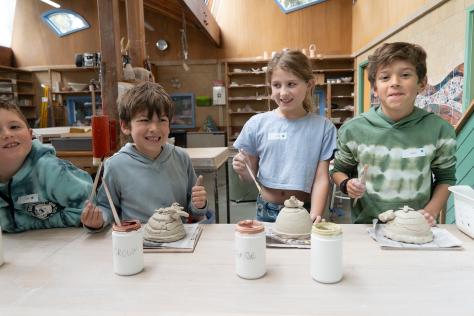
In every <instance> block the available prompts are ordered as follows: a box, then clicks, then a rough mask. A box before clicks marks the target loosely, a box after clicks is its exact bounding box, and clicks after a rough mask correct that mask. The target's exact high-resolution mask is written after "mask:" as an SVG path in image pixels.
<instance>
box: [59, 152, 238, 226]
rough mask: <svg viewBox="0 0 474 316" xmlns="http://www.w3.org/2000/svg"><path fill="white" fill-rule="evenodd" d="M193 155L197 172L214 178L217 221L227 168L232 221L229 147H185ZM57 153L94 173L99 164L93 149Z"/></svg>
mask: <svg viewBox="0 0 474 316" xmlns="http://www.w3.org/2000/svg"><path fill="white" fill-rule="evenodd" d="M184 149H185V150H186V152H187V153H188V155H189V157H191V162H192V164H193V167H194V170H195V171H196V173H200V172H201V173H209V174H211V175H212V176H213V179H214V209H215V212H216V213H215V214H216V223H219V190H218V181H217V180H218V171H219V169H220V168H221V167H223V166H224V167H226V168H225V175H226V176H225V179H226V185H225V187H226V207H227V209H226V215H227V223H230V206H229V171H228V170H227V158H228V156H229V154H228V150H227V147H208V148H184ZM56 155H57V156H58V157H59V158H61V159H65V160H69V161H70V162H71V163H72V164H74V165H75V166H77V167H79V168H81V169H83V170H86V171H88V172H90V173H94V172H96V170H97V166H93V165H92V152H91V151H58V152H56Z"/></svg>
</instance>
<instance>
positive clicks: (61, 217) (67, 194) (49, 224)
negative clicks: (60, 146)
mask: <svg viewBox="0 0 474 316" xmlns="http://www.w3.org/2000/svg"><path fill="white" fill-rule="evenodd" d="M55 154H56V153H55V151H54V148H52V147H49V146H45V145H43V144H41V143H40V142H39V141H38V140H34V141H33V144H32V148H31V151H30V153H29V154H28V156H27V157H26V159H25V161H24V162H23V165H22V166H21V168H20V169H19V170H18V171H17V172H16V174H15V175H14V176H13V177H12V178H11V179H10V181H9V182H7V183H0V197H1V198H0V226H1V227H2V230H3V231H6V232H22V231H25V230H30V229H41V228H54V227H69V226H79V225H80V224H81V219H80V217H81V213H82V209H83V206H84V202H85V200H86V199H87V197H88V195H89V193H90V192H91V190H92V179H91V177H90V175H89V174H88V173H87V172H85V171H83V170H81V169H78V168H77V167H75V166H74V165H72V164H71V163H70V162H69V161H65V160H61V159H59V158H57V157H56V155H55Z"/></svg>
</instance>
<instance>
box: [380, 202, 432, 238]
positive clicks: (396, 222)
mask: <svg viewBox="0 0 474 316" xmlns="http://www.w3.org/2000/svg"><path fill="white" fill-rule="evenodd" d="M378 217H379V219H380V220H381V221H382V222H386V224H385V227H384V231H383V233H384V236H385V237H387V238H390V239H392V240H395V241H401V242H405V243H410V244H425V243H428V242H431V241H433V238H434V237H433V232H432V231H431V226H430V224H428V222H427V221H426V219H425V217H424V216H423V214H421V213H420V212H418V211H415V210H413V209H412V208H410V207H408V206H404V207H403V208H401V209H399V210H397V211H395V212H394V211H393V210H388V211H386V212H383V213H381V214H379V216H378Z"/></svg>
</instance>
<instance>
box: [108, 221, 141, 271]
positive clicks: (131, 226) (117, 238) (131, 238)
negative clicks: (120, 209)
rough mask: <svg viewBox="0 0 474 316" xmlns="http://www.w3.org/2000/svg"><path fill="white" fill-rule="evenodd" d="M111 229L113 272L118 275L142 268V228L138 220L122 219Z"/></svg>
mask: <svg viewBox="0 0 474 316" xmlns="http://www.w3.org/2000/svg"><path fill="white" fill-rule="evenodd" d="M121 224H122V225H121V226H117V225H114V226H113V228H112V229H113V230H112V249H113V259H114V260H113V261H114V272H115V273H116V274H118V275H132V274H137V273H138V272H140V271H142V270H143V229H142V228H141V225H140V221H138V220H127V221H122V223H121Z"/></svg>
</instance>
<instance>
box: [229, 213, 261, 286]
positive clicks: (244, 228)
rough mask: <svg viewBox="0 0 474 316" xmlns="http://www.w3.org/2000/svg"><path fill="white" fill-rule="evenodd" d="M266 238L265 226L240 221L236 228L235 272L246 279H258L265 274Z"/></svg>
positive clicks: (256, 222) (251, 221) (253, 222)
mask: <svg viewBox="0 0 474 316" xmlns="http://www.w3.org/2000/svg"><path fill="white" fill-rule="evenodd" d="M265 248H266V237H265V228H264V227H263V224H262V223H260V222H259V221H255V220H245V221H240V222H238V223H237V225H236V226H235V271H236V273H237V275H238V276H239V277H241V278H244V279H258V278H260V277H262V276H263V275H264V274H265V272H266V268H265Z"/></svg>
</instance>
